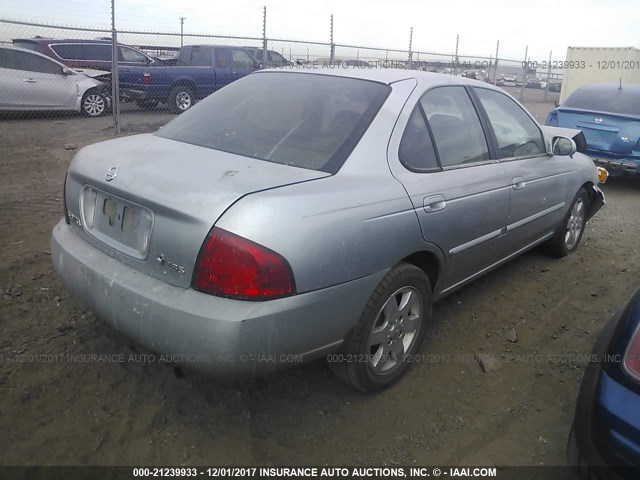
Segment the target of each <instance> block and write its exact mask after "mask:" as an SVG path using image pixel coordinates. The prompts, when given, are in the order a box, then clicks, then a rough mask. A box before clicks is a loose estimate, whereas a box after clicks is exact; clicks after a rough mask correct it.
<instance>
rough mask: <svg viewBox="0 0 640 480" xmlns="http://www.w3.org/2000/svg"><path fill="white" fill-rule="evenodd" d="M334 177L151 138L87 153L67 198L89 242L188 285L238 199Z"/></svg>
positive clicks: (72, 175) (76, 164)
mask: <svg viewBox="0 0 640 480" xmlns="http://www.w3.org/2000/svg"><path fill="white" fill-rule="evenodd" d="M328 175H329V174H327V173H325V172H320V171H315V170H309V169H303V168H298V167H292V166H287V165H281V164H276V163H272V162H267V161H264V160H258V159H253V158H248V157H243V156H239V155H235V154H230V153H226V152H221V151H217V150H212V149H208V148H204V147H199V146H195V145H189V144H185V143H182V142H176V141H173V140H169V139H165V138H161V137H158V136H155V135H151V134H147V135H137V136H132V137H127V138H123V139H118V140H113V141H107V142H102V143H99V144H95V145H92V146H90V147H86V148H84V149H83V150H81V151H80V152H79V153H78V155H77V156H76V159H75V160H74V161H73V163H72V165H71V167H70V169H69V175H68V178H67V187H66V192H65V195H66V200H67V206H68V209H69V213H70V217H71V219H72V226H73V228H74V229H75V230H76V231H77V232H78V234H79V235H81V236H82V237H83V238H84V239H85V240H87V241H88V242H90V243H91V244H93V245H94V246H96V247H97V248H99V249H100V250H102V251H103V252H105V253H107V254H108V255H111V256H113V257H115V258H118V259H119V260H121V261H122V262H124V263H126V264H127V265H130V266H132V267H134V268H136V269H138V270H140V271H142V272H144V273H147V274H149V275H152V276H154V277H157V278H160V279H162V280H165V281H167V282H169V283H171V284H173V285H177V286H181V287H188V286H189V285H190V282H191V277H192V273H193V267H194V264H195V261H196V258H197V255H198V252H199V251H200V247H201V246H202V243H203V241H204V239H205V238H206V236H207V234H208V232H209V230H210V229H211V227H212V226H213V225H214V223H215V222H216V221H217V220H218V218H220V216H221V215H222V214H223V213H224V211H225V210H226V209H227V208H229V207H230V206H231V205H232V204H233V203H234V202H236V201H237V200H238V199H240V198H241V197H243V196H245V195H248V194H251V193H253V192H257V191H262V190H268V189H272V188H277V187H280V186H284V185H290V184H294V183H299V182H305V181H309V180H314V179H318V178H322V177H325V176H328Z"/></svg>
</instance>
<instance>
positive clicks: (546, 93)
mask: <svg viewBox="0 0 640 480" xmlns="http://www.w3.org/2000/svg"><path fill="white" fill-rule="evenodd" d="M552 54H553V50H549V69H548V70H547V84H546V85H545V87H544V101H545V102H546V101H547V100H548V99H549V80H551V55H552Z"/></svg>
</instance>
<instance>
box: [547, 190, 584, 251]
mask: <svg viewBox="0 0 640 480" xmlns="http://www.w3.org/2000/svg"><path fill="white" fill-rule="evenodd" d="M588 211H589V194H588V193H587V191H586V190H585V189H584V188H581V189H580V190H578V193H577V194H576V196H575V198H574V199H573V202H572V203H571V207H570V208H569V211H568V212H567V214H566V215H565V217H564V219H563V220H562V224H561V226H560V227H559V228H558V230H557V231H556V233H555V235H554V236H553V238H552V239H551V240H550V241H549V242H548V243H547V245H546V247H547V252H548V253H549V254H550V255H552V256H554V257H557V258H561V257H566V256H567V255H569V254H571V253H573V252H575V251H576V250H577V249H578V246H579V245H580V240H582V234H583V233H584V228H585V226H586V224H587V212H588Z"/></svg>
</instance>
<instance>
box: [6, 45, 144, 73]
mask: <svg viewBox="0 0 640 480" xmlns="http://www.w3.org/2000/svg"><path fill="white" fill-rule="evenodd" d="M13 44H14V45H15V46H16V47H20V48H24V49H28V50H33V51H35V52H39V53H42V54H43V55H47V56H48V57H51V58H53V59H54V60H57V61H58V62H60V63H62V64H64V65H66V66H67V67H71V68H74V69H75V68H90V69H95V70H104V71H108V72H110V71H111V59H112V52H113V50H112V48H113V47H112V42H111V40H78V39H68V40H57V39H52V38H16V39H14V40H13ZM154 62H155V60H154V59H153V58H152V57H150V56H149V55H147V54H145V53H143V52H141V51H140V50H138V49H137V48H133V47H130V46H129V45H123V44H120V43H119V44H118V65H150V64H153V63H154Z"/></svg>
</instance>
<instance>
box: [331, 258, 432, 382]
mask: <svg viewBox="0 0 640 480" xmlns="http://www.w3.org/2000/svg"><path fill="white" fill-rule="evenodd" d="M430 319H431V285H430V283H429V278H428V277H427V275H426V274H425V273H424V272H423V271H422V270H421V269H419V268H417V267H415V266H414V265H411V264H408V263H400V264H398V265H396V266H395V267H394V268H392V269H391V270H390V271H389V272H388V273H387V274H386V275H385V276H384V278H383V279H382V281H381V282H380V283H379V284H378V286H377V287H376V289H375V290H374V292H373V294H372V295H371V297H370V298H369V301H368V302H367V304H366V306H365V308H364V311H363V312H362V315H361V316H360V319H359V320H358V323H357V324H356V326H355V327H354V329H353V330H352V332H351V333H350V335H349V336H348V337H347V339H346V340H345V343H344V344H343V346H342V348H341V349H340V350H339V351H338V352H336V353H335V354H331V355H329V356H328V357H327V361H328V363H329V367H330V368H331V370H332V371H333V372H334V373H335V374H336V375H337V376H338V378H340V379H341V380H342V381H344V382H346V383H347V384H349V385H351V386H353V387H354V388H356V389H358V390H360V391H362V392H365V393H373V392H378V391H380V390H383V389H385V388H387V387H389V386H390V385H392V384H393V383H395V382H396V381H397V380H398V379H400V377H402V375H404V373H405V372H406V371H407V369H408V368H409V367H410V365H411V364H412V363H413V361H412V359H413V358H415V355H416V354H417V352H418V350H419V349H420V346H421V344H422V341H423V339H424V336H425V332H426V328H427V325H428V323H429V320H430Z"/></svg>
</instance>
